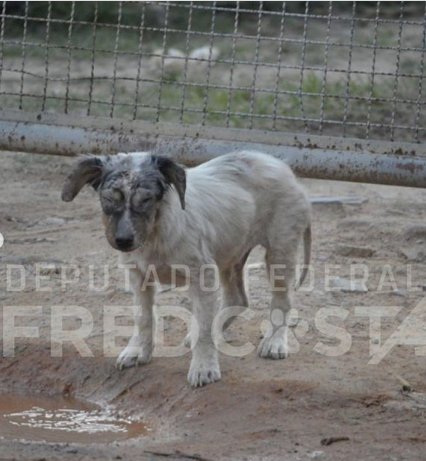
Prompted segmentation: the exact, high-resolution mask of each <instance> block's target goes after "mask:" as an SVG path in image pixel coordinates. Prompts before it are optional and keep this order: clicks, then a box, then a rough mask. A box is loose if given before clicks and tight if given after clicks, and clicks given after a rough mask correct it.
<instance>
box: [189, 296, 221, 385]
mask: <svg viewBox="0 0 426 461" xmlns="http://www.w3.org/2000/svg"><path fill="white" fill-rule="evenodd" d="M192 298H193V310H192V315H193V316H194V317H193V319H192V327H191V343H192V360H191V365H190V368H189V372H188V382H189V383H190V384H191V386H194V387H198V386H204V385H205V384H209V383H213V382H215V381H218V380H219V379H220V368H219V359H218V352H217V350H216V347H215V344H214V341H213V336H212V333H213V332H212V325H213V320H214V317H215V315H216V313H217V311H218V309H217V308H218V303H217V292H206V291H203V290H202V289H200V288H199V287H198V289H197V290H193V296H192Z"/></svg>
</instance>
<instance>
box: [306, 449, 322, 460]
mask: <svg viewBox="0 0 426 461" xmlns="http://www.w3.org/2000/svg"><path fill="white" fill-rule="evenodd" d="M324 457H325V453H324V452H323V451H321V450H315V451H313V452H312V453H310V454H309V458H311V459H322V458H324Z"/></svg>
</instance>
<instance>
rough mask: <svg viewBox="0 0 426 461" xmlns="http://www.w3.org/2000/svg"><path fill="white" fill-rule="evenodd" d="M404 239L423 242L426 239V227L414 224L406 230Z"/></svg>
mask: <svg viewBox="0 0 426 461" xmlns="http://www.w3.org/2000/svg"><path fill="white" fill-rule="evenodd" d="M404 237H405V239H406V240H408V241H410V240H423V239H425V238H426V226H425V225H423V224H414V225H412V226H408V227H406V228H405V231H404Z"/></svg>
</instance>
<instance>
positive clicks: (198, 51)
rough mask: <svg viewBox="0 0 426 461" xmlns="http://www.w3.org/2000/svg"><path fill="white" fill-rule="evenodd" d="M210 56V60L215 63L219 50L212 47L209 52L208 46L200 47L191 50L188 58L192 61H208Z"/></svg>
mask: <svg viewBox="0 0 426 461" xmlns="http://www.w3.org/2000/svg"><path fill="white" fill-rule="evenodd" d="M210 55H211V60H212V61H215V60H216V59H217V58H218V57H219V49H218V48H217V47H215V46H213V47H211V50H210V46H208V45H205V46H200V47H199V48H195V50H192V51H191V53H190V54H189V57H190V58H192V59H209V58H210Z"/></svg>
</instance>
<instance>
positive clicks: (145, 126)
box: [0, 111, 426, 187]
mask: <svg viewBox="0 0 426 461" xmlns="http://www.w3.org/2000/svg"><path fill="white" fill-rule="evenodd" d="M1 120H3V121H1ZM85 124H86V121H85V119H84V118H83V119H81V118H79V119H75V118H71V117H68V116H53V115H48V114H44V115H42V114H38V115H31V114H27V115H26V117H25V118H24V120H22V114H21V113H19V112H4V111H3V112H2V111H0V150H18V151H29V150H30V151H32V152H35V153H42V154H56V155H68V156H73V155H77V154H84V153H88V152H91V153H99V154H114V153H117V152H119V151H121V152H123V151H124V152H132V151H141V150H149V151H153V152H156V153H161V154H163V155H168V156H171V157H173V158H175V159H177V160H178V161H179V162H181V163H183V164H185V165H188V166H193V165H196V164H199V163H202V162H204V161H207V160H210V159H211V158H214V157H216V156H218V155H222V154H225V153H228V152H232V151H236V150H258V151H262V152H266V153H269V154H271V155H274V156H276V157H278V158H281V159H283V160H285V161H286V162H287V163H288V164H289V165H290V166H291V167H292V168H293V169H294V171H295V172H296V173H297V174H298V175H300V176H303V177H309V178H318V179H333V180H343V181H355V182H367V183H379V184H394V185H400V186H410V187H426V145H420V144H414V143H399V144H398V145H397V146H396V145H395V143H393V142H388V143H383V142H374V141H362V140H353V139H347V138H346V139H345V138H334V137H324V136H306V135H284V134H280V133H275V134H273V133H270V132H268V131H262V130H253V131H252V133H251V136H250V139H251V141H250V142H247V141H245V140H244V139H245V136H246V130H237V129H228V130H221V129H216V128H210V129H207V128H203V127H197V126H193V125H187V126H185V125H182V126H176V125H175V124H169V125H167V124H157V123H152V122H141V121H133V122H128V121H125V120H121V121H117V120H114V121H111V119H108V118H105V119H102V118H97V119H96V123H95V124H94V126H92V127H91V128H87V127H86V126H85ZM166 133H167V134H166Z"/></svg>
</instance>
